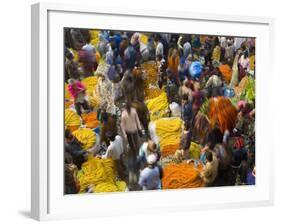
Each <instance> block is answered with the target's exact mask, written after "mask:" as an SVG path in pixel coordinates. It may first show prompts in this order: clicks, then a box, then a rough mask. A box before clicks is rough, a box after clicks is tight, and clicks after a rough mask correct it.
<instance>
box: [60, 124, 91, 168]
mask: <svg viewBox="0 0 281 224" xmlns="http://www.w3.org/2000/svg"><path fill="white" fill-rule="evenodd" d="M64 136H65V146H64V147H65V151H66V152H67V153H69V155H70V156H71V157H72V161H73V164H75V165H76V167H77V168H78V169H79V170H80V169H81V165H82V163H84V162H85V161H86V160H87V157H88V153H87V152H86V151H85V150H83V149H82V146H81V143H80V142H79V141H78V140H77V139H76V138H75V137H74V136H73V135H72V133H71V132H70V131H69V130H68V129H66V130H65V132H64Z"/></svg>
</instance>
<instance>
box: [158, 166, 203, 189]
mask: <svg viewBox="0 0 281 224" xmlns="http://www.w3.org/2000/svg"><path fill="white" fill-rule="evenodd" d="M201 170H202V166H201V165H200V166H198V168H197V169H196V168H195V167H194V164H193V163H191V164H187V163H180V164H174V163H172V164H169V165H167V166H165V168H164V176H163V179H162V185H163V189H181V188H198V187H203V186H204V182H203V180H202V179H201V178H200V176H199V172H200V171H201Z"/></svg>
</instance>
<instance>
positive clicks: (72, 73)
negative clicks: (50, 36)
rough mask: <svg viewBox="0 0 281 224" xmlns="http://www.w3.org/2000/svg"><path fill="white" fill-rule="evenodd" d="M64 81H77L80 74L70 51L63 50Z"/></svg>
mask: <svg viewBox="0 0 281 224" xmlns="http://www.w3.org/2000/svg"><path fill="white" fill-rule="evenodd" d="M64 67H65V70H64V71H65V76H64V77H65V81H67V80H69V79H76V80H79V79H80V76H81V72H80V71H79V66H78V63H77V62H75V61H74V56H73V54H72V53H71V51H70V50H68V49H67V48H65V63H64Z"/></svg>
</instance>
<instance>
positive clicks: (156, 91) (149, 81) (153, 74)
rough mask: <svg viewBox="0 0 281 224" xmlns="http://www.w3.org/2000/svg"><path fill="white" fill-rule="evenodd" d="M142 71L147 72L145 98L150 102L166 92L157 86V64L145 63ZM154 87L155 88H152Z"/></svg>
mask: <svg viewBox="0 0 281 224" xmlns="http://www.w3.org/2000/svg"><path fill="white" fill-rule="evenodd" d="M141 69H142V70H144V71H145V73H146V75H147V77H146V80H145V82H144V97H145V100H150V99H153V98H155V97H158V96H159V95H160V94H161V93H163V92H164V91H163V90H162V89H160V88H159V87H158V84H157V80H158V77H157V72H158V68H157V65H156V63H155V62H151V61H149V62H145V63H143V64H142V65H141ZM150 85H151V86H153V88H151V87H150Z"/></svg>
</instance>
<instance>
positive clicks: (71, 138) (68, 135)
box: [64, 129, 74, 142]
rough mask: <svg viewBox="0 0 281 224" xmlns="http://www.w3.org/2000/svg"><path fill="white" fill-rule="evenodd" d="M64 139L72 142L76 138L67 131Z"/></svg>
mask: <svg viewBox="0 0 281 224" xmlns="http://www.w3.org/2000/svg"><path fill="white" fill-rule="evenodd" d="M64 138H65V140H66V141H67V142H71V141H72V140H73V139H74V136H73V135H72V133H71V131H70V130H69V129H66V130H65V131H64Z"/></svg>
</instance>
